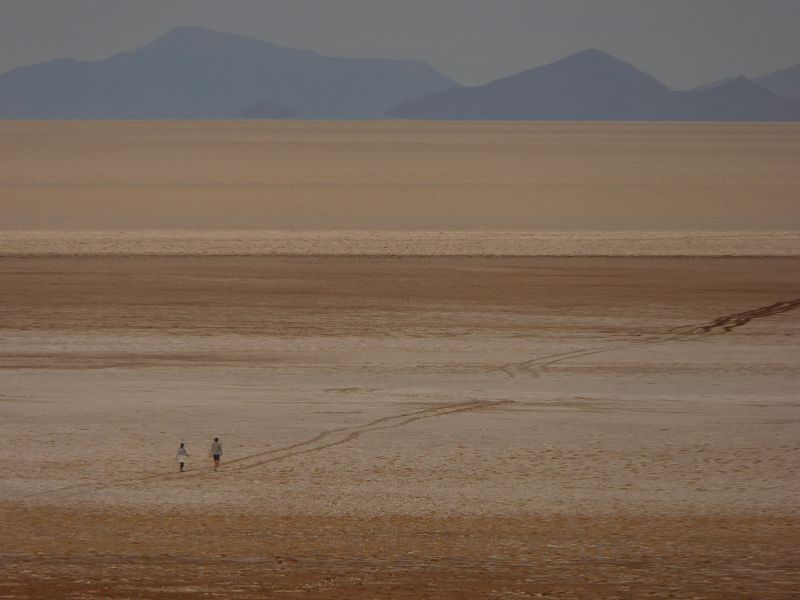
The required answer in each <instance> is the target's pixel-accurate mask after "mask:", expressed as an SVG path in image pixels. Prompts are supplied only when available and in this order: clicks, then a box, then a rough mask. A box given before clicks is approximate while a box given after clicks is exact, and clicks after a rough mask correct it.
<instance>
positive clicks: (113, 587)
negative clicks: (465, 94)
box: [0, 503, 800, 599]
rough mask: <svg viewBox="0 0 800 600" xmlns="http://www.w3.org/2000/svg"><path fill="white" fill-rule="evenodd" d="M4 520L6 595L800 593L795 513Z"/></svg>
mask: <svg viewBox="0 0 800 600" xmlns="http://www.w3.org/2000/svg"><path fill="white" fill-rule="evenodd" d="M2 514H3V522H2V529H3V532H4V539H5V540H6V541H8V540H14V542H13V547H12V548H10V547H9V546H8V544H7V543H6V545H5V552H3V553H2V566H1V567H0V577H1V578H2V587H0V594H2V597H4V598H153V599H168V598H354V599H355V598H357V599H361V598H507V599H512V598H560V599H566V598H576V599H578V598H580V599H584V598H585V599H601V598H602V599H612V598H614V599H629V598H677V599H685V598H704V599H705V598H708V599H711V598H715V599H716V598H719V599H745V598H746V599H766V598H785V599H792V598H798V597H800V555H798V552H797V539H799V538H800V520H798V519H797V518H780V517H774V518H763V517H762V518H758V517H706V518H702V517H691V516H684V517H675V516H644V515H630V516H628V515H623V514H616V515H605V516H602V515H596V516H586V515H553V516H548V517H543V516H535V515H530V516H528V517H525V518H508V517H491V518H483V519H481V518H467V517H447V516H443V517H441V518H435V517H434V518H413V517H406V516H396V517H384V518H363V519H358V518H335V517H310V516H309V517H304V516H300V515H286V516H282V517H263V516H252V515H250V516H248V515H236V514H228V513H226V512H225V511H213V512H208V511H204V512H198V513H195V514H192V513H184V514H175V513H163V514H158V513H155V514H154V513H145V512H135V511H118V510H113V509H108V508H96V507H95V508H82V509H70V508H66V509H65V508H61V507H38V506H34V507H23V506H20V505H15V504H8V503H5V504H4V505H3V513H2ZM9 550H11V551H9Z"/></svg>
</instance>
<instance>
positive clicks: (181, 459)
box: [175, 442, 189, 473]
mask: <svg viewBox="0 0 800 600" xmlns="http://www.w3.org/2000/svg"><path fill="white" fill-rule="evenodd" d="M175 460H177V461H178V464H179V465H180V466H181V473H183V468H184V466H185V465H186V463H187V462H189V453H188V452H187V451H186V446H184V445H183V442H181V446H180V448H178V453H177V454H176V455H175Z"/></svg>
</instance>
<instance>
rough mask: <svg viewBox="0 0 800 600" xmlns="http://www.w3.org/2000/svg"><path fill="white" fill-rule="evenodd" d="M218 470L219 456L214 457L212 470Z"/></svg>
mask: <svg viewBox="0 0 800 600" xmlns="http://www.w3.org/2000/svg"><path fill="white" fill-rule="evenodd" d="M217 469H219V454H215V455H214V470H215V471H216V470H217Z"/></svg>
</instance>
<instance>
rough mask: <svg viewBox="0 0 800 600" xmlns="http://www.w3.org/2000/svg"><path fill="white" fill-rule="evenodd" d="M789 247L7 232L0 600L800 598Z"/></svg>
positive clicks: (798, 294) (794, 293)
mask: <svg viewBox="0 0 800 600" xmlns="http://www.w3.org/2000/svg"><path fill="white" fill-rule="evenodd" d="M798 272H800V262H798V260H797V259H650V258H636V259H633V258H631V259H608V258H581V259H559V258H515V259H511V258H469V259H466V258H402V259H400V258H335V259H333V258H329V257H328V258H314V257H307V258H291V257H283V258H281V257H273V258H263V257H262V258H259V257H248V258H225V257H216V258H196V257H183V258H169V257H149V258H142V257H118V258H108V257H107V258H98V257H84V258H70V257H44V258H3V259H0V416H1V417H2V418H0V437H2V439H3V440H4V442H5V443H4V446H3V461H4V466H3V469H2V470H1V471H0V540H2V545H1V546H0V598H6V599H15V600H19V599H23V598H47V599H49V598H56V599H60V598H75V599H80V598H86V599H90V598H91V599H101V598H132V599H133V598H136V599H138V598H152V599H167V598H170V599H171V598H234V599H235V598H343V599H349V598H353V599H356V600H360V599H364V600H366V599H368V598H409V599H410V598H489V599H492V598H500V599H508V600H510V599H516V598H560V599H569V598H576V599H584V598H586V599H590V598H591V599H612V598H613V599H638V598H673V599H676V600H684V599H700V598H702V599H706V598H709V599H734V600H735V599H745V598H747V599H753V600H762V599H764V600H767V599H776V600H778V599H794V598H800V551H798V544H797V540H798V539H800V516H798V511H797V503H796V500H797V497H798V491H799V490H798V480H797V478H796V474H797V472H798V467H800V461H798V445H797V439H798V429H797V424H798V423H799V422H800V416H799V415H798V412H797V411H798V401H797V394H796V390H797V389H798V388H797V371H798V361H797V356H798V354H797V343H796V340H797V335H798V315H800V310H797V308H798V304H797V302H796V301H797V300H798V299H800V280H798V277H797V274H798ZM448 407H449V408H448ZM409 414H410V415H412V416H406V415H409ZM371 423H375V425H370V424H371ZM182 427H183V428H185V429H180V428H182ZM219 428H222V429H223V431H224V432H225V433H224V435H223V438H224V440H225V441H226V442H227V445H226V455H225V459H226V464H225V465H224V466H223V470H222V472H220V473H218V474H215V473H209V472H208V469H207V468H205V467H202V468H201V467H198V463H192V465H191V467H192V471H191V472H190V473H189V474H188V475H189V476H188V477H183V476H181V477H180V478H179V477H178V476H177V473H175V467H174V462H172V456H173V455H174V450H175V448H174V446H175V441H176V439H177V436H178V435H179V433H178V432H180V435H184V434H185V435H187V436H191V437H190V439H192V440H203V441H205V440H206V439H207V438H208V433H209V432H210V431H217V430H218V429H219ZM199 443H200V442H199V441H198V442H197V444H199ZM237 443H238V444H239V446H238V447H237V445H236V444H237ZM292 448H294V449H296V450H300V451H303V452H304V454H302V455H298V454H294V450H292ZM191 450H192V452H193V453H195V452H197V454H200V455H201V456H202V452H203V449H197V450H196V451H195V447H194V446H192V447H191ZM197 454H194V456H195V457H196V456H197ZM203 458H204V457H203ZM201 460H202V459H201ZM237 460H238V461H239V462H234V461H237ZM199 464H201V465H203V464H204V463H202V462H201V463H199ZM226 469H227V470H226Z"/></svg>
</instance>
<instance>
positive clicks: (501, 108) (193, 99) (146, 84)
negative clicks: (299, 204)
mask: <svg viewBox="0 0 800 600" xmlns="http://www.w3.org/2000/svg"><path fill="white" fill-rule="evenodd" d="M386 117H390V118H398V119H445V120H448V119H449V120H579V121H585V120H609V121H800V64H799V65H796V66H794V67H789V68H787V69H783V70H780V71H776V72H775V73H771V74H768V75H764V76H762V77H757V78H754V79H752V80H748V79H745V78H743V77H739V78H732V77H729V78H726V79H723V80H720V81H717V82H713V83H711V84H708V85H706V86H702V87H701V88H697V89H694V90H689V91H675V90H671V89H669V88H668V87H666V86H665V85H663V84H662V83H660V82H659V81H657V80H656V79H654V78H653V77H652V76H650V75H648V74H647V73H644V72H642V71H640V70H639V69H637V68H635V67H634V66H632V65H630V64H628V63H626V62H624V61H622V60H619V59H617V58H615V57H613V56H611V55H609V54H606V53H605V52H602V51H600V50H585V51H583V52H578V53H577V54H574V55H572V56H568V57H566V58H564V59H561V60H559V61H556V62H554V63H551V64H548V65H544V66H541V67H537V68H535V69H530V70H528V71H524V72H522V73H518V74H516V75H512V76H511V77H506V78H503V79H498V80H497V81H493V82H491V83H488V84H486V85H481V86H475V87H461V86H458V85H457V84H456V83H455V82H454V81H453V80H451V79H449V78H448V77H446V76H444V75H442V74H441V73H439V72H438V71H436V70H435V69H434V68H433V67H431V66H430V65H428V64H426V63H424V62H420V61H413V60H388V59H352V58H332V57H326V56H322V55H320V54H318V53H316V52H313V51H310V50H297V49H294V48H286V47H283V46H276V45H274V44H270V43H268V42H265V41H262V40H259V39H256V38H252V37H247V36H241V35H234V34H227V33H219V32H214V31H210V30H208V29H203V28H201V27H180V28H178V29H174V30H172V31H170V32H169V33H167V34H166V35H164V36H163V37H161V38H159V39H157V40H155V41H154V42H152V43H150V44H148V45H146V46H144V47H142V48H140V49H138V50H134V51H132V52H127V53H123V54H118V55H116V56H113V57H111V58H108V59H106V60H100V61H75V60H72V59H61V60H56V61H52V62H48V63H43V64H39V65H32V66H28V67H21V68H18V69H14V70H12V71H9V72H7V73H4V74H2V75H0V118H5V119H236V118H251V119H286V118H297V119H379V118H386Z"/></svg>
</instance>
